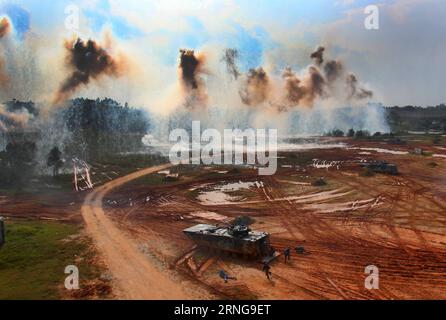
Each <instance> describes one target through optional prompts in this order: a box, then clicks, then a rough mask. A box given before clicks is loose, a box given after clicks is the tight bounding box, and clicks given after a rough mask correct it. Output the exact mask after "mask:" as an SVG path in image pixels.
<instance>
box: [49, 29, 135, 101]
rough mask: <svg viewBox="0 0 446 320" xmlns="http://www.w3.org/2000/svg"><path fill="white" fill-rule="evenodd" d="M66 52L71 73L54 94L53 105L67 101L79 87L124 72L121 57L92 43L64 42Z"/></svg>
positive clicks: (124, 62)
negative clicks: (114, 55)
mask: <svg viewBox="0 0 446 320" xmlns="http://www.w3.org/2000/svg"><path fill="white" fill-rule="evenodd" d="M65 49H66V50H67V57H66V64H67V65H68V67H69V68H71V69H72V70H73V71H72V73H71V74H70V76H69V77H68V78H67V79H66V80H65V81H64V82H63V83H62V85H61V86H60V89H59V91H58V92H57V94H56V97H55V100H54V103H55V104H58V103H62V102H63V101H65V100H67V99H68V98H69V97H70V96H71V95H72V94H73V93H74V92H75V91H76V90H78V88H79V87H80V86H81V85H87V84H89V83H90V81H92V80H96V81H97V80H99V79H100V78H101V77H102V76H111V77H119V76H121V75H122V74H123V73H124V71H126V67H127V66H126V61H125V58H124V57H123V56H122V55H121V56H118V57H113V56H111V55H110V53H109V52H107V50H106V49H104V48H103V47H101V45H100V44H99V43H98V42H96V41H94V40H88V41H87V42H84V41H83V40H82V39H80V38H78V39H77V40H75V41H74V40H71V41H66V42H65Z"/></svg>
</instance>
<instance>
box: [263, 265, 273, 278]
mask: <svg viewBox="0 0 446 320" xmlns="http://www.w3.org/2000/svg"><path fill="white" fill-rule="evenodd" d="M262 271H263V272H265V275H266V278H267V279H268V280H271V275H272V273H271V267H270V266H269V264H268V263H267V262H264V263H263V269H262Z"/></svg>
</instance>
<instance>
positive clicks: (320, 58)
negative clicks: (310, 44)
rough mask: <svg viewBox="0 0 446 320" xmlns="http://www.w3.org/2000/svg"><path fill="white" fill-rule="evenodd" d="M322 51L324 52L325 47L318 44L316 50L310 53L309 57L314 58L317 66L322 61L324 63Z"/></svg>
mask: <svg viewBox="0 0 446 320" xmlns="http://www.w3.org/2000/svg"><path fill="white" fill-rule="evenodd" d="M324 52H325V48H324V47H322V46H319V47H318V48H317V49H316V51H314V52H313V53H312V54H311V56H310V57H311V59H314V61H315V62H316V64H317V65H318V66H320V65H321V64H322V63H324Z"/></svg>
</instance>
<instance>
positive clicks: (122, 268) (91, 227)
mask: <svg viewBox="0 0 446 320" xmlns="http://www.w3.org/2000/svg"><path fill="white" fill-rule="evenodd" d="M170 167H172V165H170V164H166V165H162V166H157V167H152V168H147V169H144V170H140V171H137V172H135V173H132V174H130V175H128V176H125V177H122V178H119V179H116V180H113V181H111V182H109V183H107V184H105V185H103V186H101V187H99V188H97V189H96V190H94V191H92V192H91V193H90V194H89V195H88V196H87V197H86V199H85V202H84V204H83V206H82V208H81V211H82V216H83V218H84V220H85V223H86V227H87V231H88V232H89V234H90V235H91V236H92V238H93V239H94V240H95V242H96V244H97V246H98V250H99V252H101V253H102V254H103V256H104V258H105V262H106V263H107V265H108V267H109V270H110V272H111V273H112V275H113V278H114V280H115V282H116V287H117V288H115V291H116V292H115V293H116V294H117V296H118V298H122V299H151V300H161V299H193V298H195V297H194V296H193V294H191V293H190V292H188V293H186V292H184V289H183V288H182V285H181V282H178V281H175V280H173V279H171V278H170V277H169V274H168V273H167V272H166V273H163V272H160V271H159V270H158V269H157V268H156V267H155V266H154V265H153V264H152V263H151V262H150V260H149V258H148V257H147V256H145V255H144V254H143V253H142V252H140V251H139V250H138V248H137V246H136V243H135V242H134V241H133V240H132V239H130V238H129V237H128V236H127V235H126V234H124V232H123V231H122V230H120V229H119V228H117V227H116V226H115V225H114V224H113V223H112V221H110V219H109V218H108V217H107V216H106V215H105V214H104V211H103V209H102V200H103V198H104V196H105V195H106V194H107V193H109V192H110V191H111V190H113V189H115V188H117V187H119V186H122V185H123V184H125V183H127V182H129V181H132V180H135V179H138V178H140V177H142V176H145V175H148V174H151V173H155V172H158V171H161V170H165V169H168V168H170Z"/></svg>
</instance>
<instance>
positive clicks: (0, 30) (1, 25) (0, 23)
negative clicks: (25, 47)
mask: <svg viewBox="0 0 446 320" xmlns="http://www.w3.org/2000/svg"><path fill="white" fill-rule="evenodd" d="M10 31H11V23H10V22H9V20H8V18H6V17H4V18H3V19H1V20H0V39H1V38H3V37H4V36H6V35H7V34H8V33H9V32H10Z"/></svg>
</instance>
